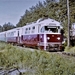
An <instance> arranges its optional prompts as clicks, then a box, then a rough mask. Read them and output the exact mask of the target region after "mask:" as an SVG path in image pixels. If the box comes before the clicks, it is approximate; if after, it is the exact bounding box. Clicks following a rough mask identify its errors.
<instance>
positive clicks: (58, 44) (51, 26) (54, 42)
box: [0, 18, 63, 51]
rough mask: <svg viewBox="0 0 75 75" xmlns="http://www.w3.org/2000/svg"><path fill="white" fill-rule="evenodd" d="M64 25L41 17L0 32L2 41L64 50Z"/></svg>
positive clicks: (43, 48) (45, 48) (47, 49)
mask: <svg viewBox="0 0 75 75" xmlns="http://www.w3.org/2000/svg"><path fill="white" fill-rule="evenodd" d="M62 30H63V27H62V25H61V23H60V22H58V21H56V20H54V19H51V18H40V19H38V20H37V21H35V22H31V23H27V24H26V25H25V26H22V27H18V28H14V29H11V30H7V31H4V32H0V41H4V42H7V43H11V44H17V45H21V46H25V47H32V48H38V49H40V50H46V51H62V50H63V47H62V42H63V33H62Z"/></svg>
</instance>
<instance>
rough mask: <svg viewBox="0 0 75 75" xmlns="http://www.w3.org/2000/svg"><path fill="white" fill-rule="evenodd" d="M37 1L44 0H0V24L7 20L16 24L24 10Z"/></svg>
mask: <svg viewBox="0 0 75 75" xmlns="http://www.w3.org/2000/svg"><path fill="white" fill-rule="evenodd" d="M38 1H41V2H43V1H45V0H0V25H3V24H5V23H8V22H10V23H12V24H13V25H16V24H17V23H18V22H19V19H20V18H21V16H23V15H24V13H25V10H26V9H29V8H30V7H32V6H35V5H36V3H38Z"/></svg>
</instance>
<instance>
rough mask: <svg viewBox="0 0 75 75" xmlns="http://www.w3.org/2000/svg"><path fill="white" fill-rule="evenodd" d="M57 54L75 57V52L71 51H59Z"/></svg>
mask: <svg viewBox="0 0 75 75" xmlns="http://www.w3.org/2000/svg"><path fill="white" fill-rule="evenodd" d="M57 54H62V55H67V56H72V57H75V53H70V52H57Z"/></svg>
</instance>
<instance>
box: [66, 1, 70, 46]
mask: <svg viewBox="0 0 75 75" xmlns="http://www.w3.org/2000/svg"><path fill="white" fill-rule="evenodd" d="M67 15H68V37H67V38H68V44H67V45H68V47H69V46H70V15H69V0H67Z"/></svg>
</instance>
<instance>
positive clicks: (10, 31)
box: [6, 27, 21, 32]
mask: <svg viewBox="0 0 75 75" xmlns="http://www.w3.org/2000/svg"><path fill="white" fill-rule="evenodd" d="M20 28H21V27H18V28H14V29H10V30H7V31H6V32H11V31H14V30H18V29H20Z"/></svg>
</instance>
